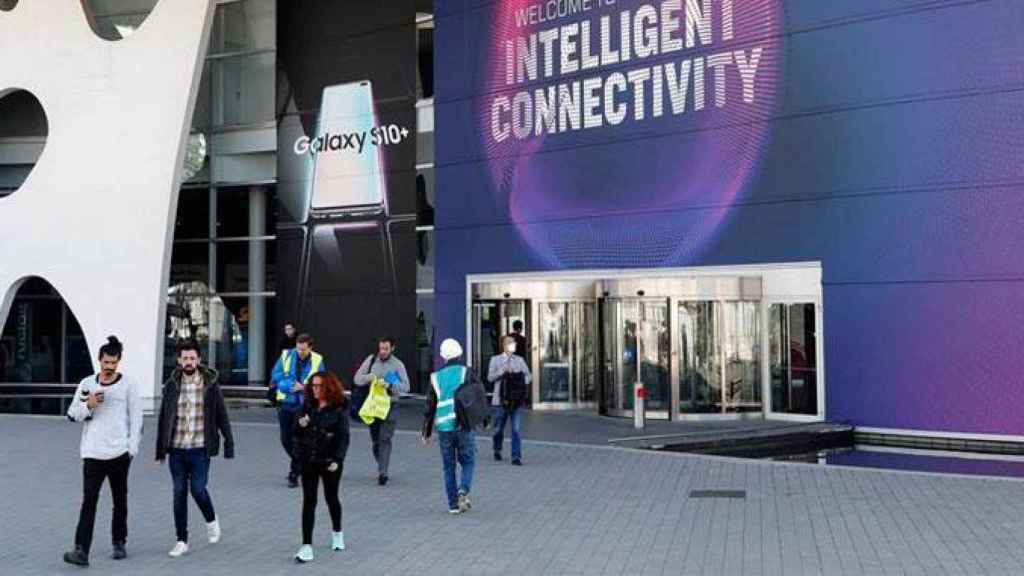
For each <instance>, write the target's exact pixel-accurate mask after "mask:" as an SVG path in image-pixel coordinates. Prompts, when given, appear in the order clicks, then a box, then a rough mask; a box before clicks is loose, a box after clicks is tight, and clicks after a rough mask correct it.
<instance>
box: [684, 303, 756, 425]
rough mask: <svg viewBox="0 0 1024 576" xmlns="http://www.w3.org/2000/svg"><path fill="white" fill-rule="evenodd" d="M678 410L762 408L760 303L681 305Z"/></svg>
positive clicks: (721, 411)
mask: <svg viewBox="0 0 1024 576" xmlns="http://www.w3.org/2000/svg"><path fill="white" fill-rule="evenodd" d="M678 343H679V362H680V367H679V413H680V414H683V415H686V414H726V413H738V412H760V411H761V410H762V404H761V360H760V354H761V345H760V321H759V316H758V305H757V303H756V302H732V301H725V302H722V301H715V300H697V301H685V302H680V303H679V336H678Z"/></svg>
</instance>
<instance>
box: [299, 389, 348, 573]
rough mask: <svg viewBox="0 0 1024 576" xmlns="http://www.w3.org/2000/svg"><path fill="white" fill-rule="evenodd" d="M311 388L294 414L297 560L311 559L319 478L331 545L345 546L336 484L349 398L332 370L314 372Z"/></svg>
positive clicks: (341, 465)
mask: <svg viewBox="0 0 1024 576" xmlns="http://www.w3.org/2000/svg"><path fill="white" fill-rule="evenodd" d="M310 388H312V391H311V392H312V393H311V394H307V395H306V402H305V404H304V405H303V408H302V410H301V411H300V412H299V413H297V414H296V418H295V458H296V459H297V460H298V461H299V463H300V466H301V470H302V546H301V547H300V548H299V551H298V552H297V553H296V554H295V560H296V561H298V562H311V561H312V560H313V525H314V523H315V521H316V497H317V488H318V486H319V484H320V483H321V482H323V485H324V501H325V502H327V510H328V511H329V512H330V514H331V527H332V529H333V533H332V537H331V549H332V550H335V551H338V550H344V549H345V533H344V532H342V529H341V501H340V500H339V498H338V488H339V487H340V486H341V474H342V471H343V470H344V467H345V454H346V453H347V452H348V442H349V425H348V400H347V399H346V398H345V387H344V385H343V384H342V382H341V379H339V378H338V376H337V375H336V374H334V373H333V372H318V373H316V374H314V375H313V376H312V377H311V378H310Z"/></svg>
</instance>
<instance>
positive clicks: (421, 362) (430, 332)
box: [413, 294, 434, 393]
mask: <svg viewBox="0 0 1024 576" xmlns="http://www.w3.org/2000/svg"><path fill="white" fill-rule="evenodd" d="M433 369H434V295H433V294H420V295H417V296H416V371H417V372H418V373H419V378H418V379H417V380H418V382H417V383H418V386H417V388H418V389H416V390H413V392H414V393H423V392H425V391H426V386H427V384H426V383H427V382H430V372H431V371H433Z"/></svg>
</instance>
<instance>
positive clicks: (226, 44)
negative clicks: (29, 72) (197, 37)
mask: <svg viewBox="0 0 1024 576" xmlns="http://www.w3.org/2000/svg"><path fill="white" fill-rule="evenodd" d="M275 26H276V22H275V15H274V0H248V1H246V2H234V3H231V4H223V5H221V6H218V7H217V12H216V14H215V16H214V20H213V31H212V33H211V37H210V54H224V53H230V52H243V51H248V50H261V49H266V48H273V47H274V46H275V44H276V40H277V30H276V27H275Z"/></svg>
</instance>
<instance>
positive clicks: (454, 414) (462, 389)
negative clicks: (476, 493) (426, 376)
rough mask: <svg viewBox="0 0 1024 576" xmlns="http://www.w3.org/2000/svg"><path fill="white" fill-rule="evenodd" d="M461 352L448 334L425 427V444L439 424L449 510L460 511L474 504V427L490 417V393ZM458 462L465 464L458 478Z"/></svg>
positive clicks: (432, 377)
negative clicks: (472, 492) (471, 498)
mask: <svg viewBox="0 0 1024 576" xmlns="http://www.w3.org/2000/svg"><path fill="white" fill-rule="evenodd" d="M461 356H462V346H461V345H460V344H459V343H458V341H457V340H454V339H452V338H448V339H446V340H445V341H444V342H442V343H441V358H442V359H443V360H444V361H445V364H444V367H443V368H441V369H440V370H438V371H437V372H434V373H433V374H431V375H430V391H429V392H428V393H427V409H426V411H425V412H424V420H423V431H422V440H423V444H424V445H426V444H429V443H430V437H431V432H432V431H433V429H434V428H435V427H436V428H437V435H438V437H439V438H440V440H439V444H440V446H441V462H442V464H443V466H444V487H445V493H446V495H447V497H448V513H449V514H461V513H463V512H467V511H469V509H470V508H472V503H471V502H470V500H469V492H470V489H471V487H472V485H473V469H474V467H475V462H476V432H475V430H476V429H477V428H480V427H486V426H487V421H488V408H487V393H486V391H485V390H484V387H483V384H481V383H480V380H479V379H477V377H476V376H475V375H474V374H473V372H472V371H471V370H469V368H467V367H466V365H465V364H463V363H461V362H459V358H460V357H461ZM456 464H458V465H459V466H461V467H462V475H461V479H460V481H458V482H456Z"/></svg>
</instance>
